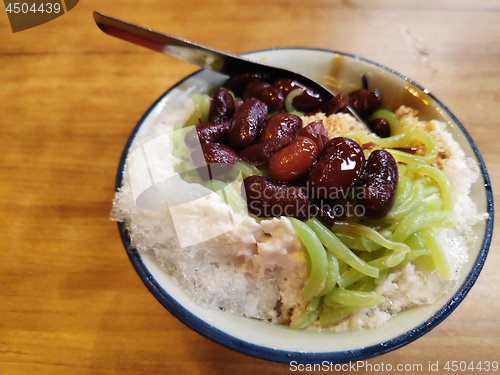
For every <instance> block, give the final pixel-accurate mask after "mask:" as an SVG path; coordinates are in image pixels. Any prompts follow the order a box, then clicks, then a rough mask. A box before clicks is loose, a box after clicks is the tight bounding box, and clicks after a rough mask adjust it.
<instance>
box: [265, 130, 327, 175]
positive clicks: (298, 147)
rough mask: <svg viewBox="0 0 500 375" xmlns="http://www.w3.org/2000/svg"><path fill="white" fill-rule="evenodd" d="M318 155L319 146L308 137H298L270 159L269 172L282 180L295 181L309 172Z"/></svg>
mask: <svg viewBox="0 0 500 375" xmlns="http://www.w3.org/2000/svg"><path fill="white" fill-rule="evenodd" d="M317 157H318V146H316V143H315V142H314V141H313V140H311V139H309V138H306V137H297V138H295V139H294V140H293V141H292V143H290V144H289V145H288V146H285V147H283V148H282V149H281V150H279V151H277V152H276V153H275V154H274V155H273V156H272V157H271V159H270V160H269V174H270V175H271V177H272V178H273V179H274V180H276V181H280V182H290V181H295V180H297V179H298V178H300V177H302V176H303V175H304V174H306V173H307V171H308V170H309V168H310V167H311V166H312V165H313V164H314V162H315V161H316V158H317Z"/></svg>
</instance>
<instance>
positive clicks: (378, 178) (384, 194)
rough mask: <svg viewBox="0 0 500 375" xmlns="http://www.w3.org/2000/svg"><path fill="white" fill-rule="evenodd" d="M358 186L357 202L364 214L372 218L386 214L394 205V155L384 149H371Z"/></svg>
mask: <svg viewBox="0 0 500 375" xmlns="http://www.w3.org/2000/svg"><path fill="white" fill-rule="evenodd" d="M358 186H359V190H358V194H357V196H358V197H357V198H358V203H359V204H361V205H362V206H363V207H364V208H365V216H366V217H367V218H369V219H374V220H376V219H381V218H383V217H384V216H386V215H387V214H388V213H389V211H390V210H391V208H392V206H393V205H394V200H395V199H396V189H397V187H398V166H397V163H396V160H394V157H393V156H392V155H391V154H390V153H389V152H387V151H385V150H375V151H373V152H372V153H371V155H370V157H369V158H368V161H367V163H366V170H365V173H364V175H363V177H362V178H361V180H360V181H359V184H358Z"/></svg>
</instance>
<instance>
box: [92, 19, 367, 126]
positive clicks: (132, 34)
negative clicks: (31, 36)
mask: <svg viewBox="0 0 500 375" xmlns="http://www.w3.org/2000/svg"><path fill="white" fill-rule="evenodd" d="M94 20H95V22H96V23H97V26H99V28H100V29H101V30H102V31H103V32H104V33H106V34H108V35H111V36H114V37H115V38H118V39H122V40H125V41H127V42H130V43H134V44H137V45H139V46H141V47H145V48H149V49H151V50H153V51H156V52H160V53H163V54H165V55H167V56H170V57H174V58H176V59H178V60H182V61H186V62H188V63H191V64H194V65H198V66H200V67H202V68H204V69H208V70H211V71H214V72H216V73H220V74H223V75H226V76H233V75H237V74H242V73H261V74H264V75H267V76H268V77H269V78H270V80H276V79H278V78H290V79H294V80H297V81H299V82H300V83H302V84H304V85H306V86H308V87H310V88H312V89H315V90H317V91H318V92H320V93H321V95H323V98H324V100H325V101H327V100H328V99H330V98H332V97H334V96H335V94H334V93H333V92H332V91H331V90H330V89H328V88H326V87H325V86H323V85H321V84H319V83H318V82H316V81H315V80H313V79H311V78H309V77H307V76H305V75H303V74H300V73H297V72H294V71H291V70H288V69H283V68H277V67H274V66H270V65H265V64H261V63H257V62H254V61H250V60H247V59H244V58H242V57H239V56H236V55H231V54H229V53H225V52H220V51H216V50H214V49H211V48H208V47H205V46H202V45H199V44H196V43H193V42H190V41H188V40H185V39H180V38H176V37H173V36H171V35H167V34H163V33H160V32H158V31H154V30H151V29H147V28H145V27H142V26H139V25H135V24H133V23H130V22H126V21H123V20H120V19H118V18H114V17H111V16H107V15H104V14H102V13H99V12H94ZM347 108H348V110H349V112H350V113H351V114H352V115H353V116H354V117H355V118H356V119H357V120H358V121H360V122H361V123H362V124H364V122H363V120H361V118H360V117H359V115H358V114H357V113H356V112H355V111H354V110H353V109H352V108H351V107H347Z"/></svg>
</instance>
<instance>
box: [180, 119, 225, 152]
mask: <svg viewBox="0 0 500 375" xmlns="http://www.w3.org/2000/svg"><path fill="white" fill-rule="evenodd" d="M230 125H231V121H230V120H226V121H224V122H220V123H217V124H214V123H210V122H208V123H206V124H202V125H198V126H196V127H195V128H194V129H191V130H190V131H188V132H187V133H186V136H185V138H184V140H185V142H186V146H188V147H189V148H194V147H196V146H197V145H198V144H200V143H201V144H203V143H224V142H226V141H227V135H228V133H229V127H230Z"/></svg>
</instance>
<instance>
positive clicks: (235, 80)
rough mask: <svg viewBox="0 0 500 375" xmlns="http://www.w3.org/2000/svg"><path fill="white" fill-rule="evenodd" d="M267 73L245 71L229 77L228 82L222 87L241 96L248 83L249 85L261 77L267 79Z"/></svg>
mask: <svg viewBox="0 0 500 375" xmlns="http://www.w3.org/2000/svg"><path fill="white" fill-rule="evenodd" d="M266 78H267V77H266V75H264V74H261V73H243V74H238V75H235V76H232V77H229V78H228V79H227V81H226V82H224V84H223V85H222V87H225V88H227V89H228V90H231V91H232V92H233V94H234V95H235V96H237V97H241V95H242V93H243V89H244V88H245V86H246V85H248V84H249V83H250V82H251V81H253V80H254V79H260V80H263V81H265V80H266Z"/></svg>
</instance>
